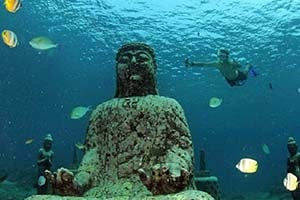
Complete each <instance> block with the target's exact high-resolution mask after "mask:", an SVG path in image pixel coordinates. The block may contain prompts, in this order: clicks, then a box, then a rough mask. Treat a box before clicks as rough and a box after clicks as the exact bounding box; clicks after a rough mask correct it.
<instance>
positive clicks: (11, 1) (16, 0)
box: [4, 0, 22, 13]
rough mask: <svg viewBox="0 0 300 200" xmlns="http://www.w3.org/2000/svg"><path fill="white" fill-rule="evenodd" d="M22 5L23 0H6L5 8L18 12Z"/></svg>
mask: <svg viewBox="0 0 300 200" xmlns="http://www.w3.org/2000/svg"><path fill="white" fill-rule="evenodd" d="M21 5H22V3H21V0H4V6H5V9H6V10H7V11H8V12H11V13H15V12H17V11H18V10H19V9H20V7H21Z"/></svg>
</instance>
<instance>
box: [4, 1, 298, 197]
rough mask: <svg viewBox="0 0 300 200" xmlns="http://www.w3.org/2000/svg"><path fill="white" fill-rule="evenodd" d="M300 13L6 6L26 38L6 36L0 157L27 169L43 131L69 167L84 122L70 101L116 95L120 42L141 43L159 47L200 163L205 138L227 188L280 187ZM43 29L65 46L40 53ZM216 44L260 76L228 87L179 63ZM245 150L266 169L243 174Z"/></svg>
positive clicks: (167, 4) (243, 5)
mask: <svg viewBox="0 0 300 200" xmlns="http://www.w3.org/2000/svg"><path fill="white" fill-rule="evenodd" d="M299 17H300V2H299V1H292V0H264V1H258V0H218V1H217V0H189V1H184V0H163V1H159V0H149V1H146V0H135V1H129V0H127V1H126V0H110V1H100V0H85V1H82V0H64V1H63V0H46V1H38V0H35V1H28V0H24V1H23V6H22V8H21V9H20V11H19V12H18V13H16V14H10V13H8V12H6V11H5V10H4V8H1V9H0V19H1V20H0V28H1V30H3V29H10V30H13V31H14V32H15V33H16V34H17V36H18V39H19V43H20V44H19V46H18V47H17V48H14V49H10V48H8V47H6V46H5V45H4V44H0V52H1V54H0V60H1V61H0V142H1V145H0V167H1V168H5V169H9V168H15V167H19V168H25V169H29V168H31V167H32V165H34V164H35V162H36V153H37V151H38V149H39V148H40V146H41V143H42V141H43V138H44V137H45V135H46V134H48V133H52V136H53V138H54V146H53V148H54V151H55V164H56V166H61V165H64V166H67V165H69V164H70V163H71V160H72V149H73V145H74V143H77V142H83V140H84V137H85V131H86V128H87V122H88V116H86V117H85V118H83V119H80V120H71V119H70V118H69V114H70V111H71V110H72V108H73V107H75V106H77V105H83V106H88V105H92V106H96V105H98V104H100V103H101V102H103V101H105V100H108V99H110V98H112V96H113V94H114V90H115V61H114V58H115V54H116V51H117V49H118V48H119V47H120V46H121V45H122V44H124V43H126V42H129V41H140V42H146V43H148V44H150V45H151V46H152V47H153V48H155V51H156V54H157V62H158V66H159V69H158V88H159V91H160V94H161V95H163V96H169V97H173V98H175V99H177V100H178V101H179V102H180V103H181V105H182V106H183V108H184V110H185V114H186V116H187V119H188V122H189V125H190V129H191V133H192V136H193V142H194V148H195V153H196V166H198V155H199V154H198V152H199V149H201V148H204V149H205V150H206V153H207V165H208V168H209V169H210V170H211V172H212V174H214V175H216V176H218V177H219V180H220V184H221V188H222V190H223V191H233V192H235V191H255V190H259V188H262V189H264V190H267V189H268V188H270V187H271V186H272V185H274V184H278V185H281V184H282V179H283V177H284V176H285V174H284V173H285V164H286V157H287V151H286V143H287V139H288V137H289V136H294V137H295V138H296V140H298V141H299V142H300V135H299V133H300V117H299V116H300V94H299V93H298V92H297V89H298V88H299V87H300V79H299V77H300V68H299V63H300V57H299V54H300V49H299V45H300V25H299V24H300V19H299ZM36 36H47V37H50V38H51V39H52V40H54V41H55V42H56V43H58V44H59V48H57V49H54V50H50V51H48V52H42V53H41V54H39V53H38V52H37V51H36V50H35V49H32V48H31V47H30V46H29V44H28V42H29V41H30V40H31V39H32V38H33V37H36ZM220 47H225V48H228V49H230V52H231V55H232V57H234V58H235V59H237V60H239V61H240V62H241V63H242V64H245V63H247V62H250V63H252V64H253V65H255V66H256V68H257V70H258V71H259V73H260V76H259V77H258V78H255V79H249V80H248V82H247V84H246V85H245V86H243V87H239V88H230V87H229V86H228V84H227V83H226V82H225V80H224V79H223V77H222V76H221V75H220V73H219V72H217V71H216V70H214V69H200V68H193V69H186V68H184V66H183V61H184V59H185V58H186V57H190V58H191V59H192V60H204V61H209V60H212V59H215V58H216V57H215V54H216V51H217V49H218V48H220ZM269 83H272V85H273V90H270V89H269V87H268V84H269ZM212 96H217V97H221V98H223V100H224V101H223V104H222V105H221V107H219V108H217V109H211V108H209V107H208V100H209V99H210V97H212ZM28 138H34V142H33V143H32V144H30V145H25V144H24V141H25V140H26V139H28ZM263 143H265V144H267V145H268V146H269V148H270V151H271V154H269V155H266V154H265V153H264V152H263V151H262V148H261V145H262V144H263ZM249 156H250V157H253V158H255V159H257V160H258V162H259V170H258V172H257V173H256V174H252V175H249V176H248V177H244V175H243V174H242V173H240V172H239V171H238V170H237V169H236V168H235V164H236V163H237V162H238V161H239V159H241V158H242V157H249Z"/></svg>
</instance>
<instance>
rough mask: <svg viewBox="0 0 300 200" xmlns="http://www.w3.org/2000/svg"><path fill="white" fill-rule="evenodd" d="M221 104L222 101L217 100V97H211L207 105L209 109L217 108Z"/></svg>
mask: <svg viewBox="0 0 300 200" xmlns="http://www.w3.org/2000/svg"><path fill="white" fill-rule="evenodd" d="M222 102H223V99H221V98H218V97H212V98H210V100H209V103H208V105H209V107H211V108H217V107H219V106H220V105H221V104H222Z"/></svg>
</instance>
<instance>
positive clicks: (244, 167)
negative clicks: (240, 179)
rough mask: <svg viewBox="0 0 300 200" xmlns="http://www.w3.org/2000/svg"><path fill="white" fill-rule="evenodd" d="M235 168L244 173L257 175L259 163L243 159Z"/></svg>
mask: <svg viewBox="0 0 300 200" xmlns="http://www.w3.org/2000/svg"><path fill="white" fill-rule="evenodd" d="M235 167H236V168H237V169H238V170H240V171H241V172H243V173H255V172H256V171H257V168H258V163H257V161H256V160H253V159H251V158H243V159H241V160H240V161H239V162H238V164H236V166H235Z"/></svg>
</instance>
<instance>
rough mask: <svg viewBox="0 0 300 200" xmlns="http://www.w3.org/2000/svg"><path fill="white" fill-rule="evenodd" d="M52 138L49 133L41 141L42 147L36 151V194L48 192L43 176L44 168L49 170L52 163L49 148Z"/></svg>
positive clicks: (51, 153)
mask: <svg viewBox="0 0 300 200" xmlns="http://www.w3.org/2000/svg"><path fill="white" fill-rule="evenodd" d="M52 143H53V139H52V136H51V134H48V135H47V136H46V137H45V139H44V143H43V147H42V148H40V149H39V153H38V160H37V165H38V183H37V194H48V193H49V191H48V181H47V180H46V177H45V170H51V167H52V163H53V154H54V152H53V151H52V150H51V148H52Z"/></svg>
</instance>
